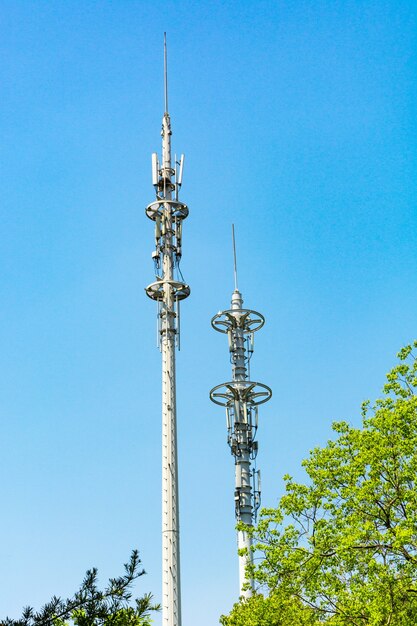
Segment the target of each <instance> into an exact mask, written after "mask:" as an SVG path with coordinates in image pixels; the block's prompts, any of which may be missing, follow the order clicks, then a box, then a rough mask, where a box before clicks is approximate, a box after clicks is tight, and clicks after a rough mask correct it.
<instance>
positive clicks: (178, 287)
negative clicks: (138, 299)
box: [145, 280, 191, 301]
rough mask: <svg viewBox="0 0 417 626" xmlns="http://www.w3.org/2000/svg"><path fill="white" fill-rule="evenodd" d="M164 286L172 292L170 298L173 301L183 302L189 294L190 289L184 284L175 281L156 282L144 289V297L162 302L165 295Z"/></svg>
mask: <svg viewBox="0 0 417 626" xmlns="http://www.w3.org/2000/svg"><path fill="white" fill-rule="evenodd" d="M165 285H169V286H170V287H171V291H172V297H173V298H175V300H185V298H188V296H189V295H190V293H191V289H190V288H189V286H188V285H186V284H185V283H180V282H178V281H176V280H157V281H156V282H155V283H151V284H150V285H148V286H147V287H146V289H145V292H146V295H147V296H148V297H149V298H151V300H160V301H161V300H163V299H164V295H165Z"/></svg>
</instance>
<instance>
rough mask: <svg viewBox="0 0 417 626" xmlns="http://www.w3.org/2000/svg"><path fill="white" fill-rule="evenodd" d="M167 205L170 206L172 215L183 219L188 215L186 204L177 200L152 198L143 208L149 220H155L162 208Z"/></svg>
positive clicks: (159, 215) (162, 210)
mask: <svg viewBox="0 0 417 626" xmlns="http://www.w3.org/2000/svg"><path fill="white" fill-rule="evenodd" d="M167 205H168V206H169V207H170V208H171V215H172V217H176V218H179V219H182V220H185V218H186V217H187V216H188V213H189V211H188V206H187V205H186V204H184V202H180V201H179V200H154V201H153V202H151V203H150V204H148V206H147V207H146V209H145V213H146V215H147V216H148V217H149V219H150V220H153V221H155V220H156V218H157V217H159V218H161V217H162V215H163V212H164V208H165V206H167Z"/></svg>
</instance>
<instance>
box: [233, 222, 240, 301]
mask: <svg viewBox="0 0 417 626" xmlns="http://www.w3.org/2000/svg"><path fill="white" fill-rule="evenodd" d="M232 242H233V269H234V276H235V291H239V289H238V286H237V263H236V240H235V225H234V224H232Z"/></svg>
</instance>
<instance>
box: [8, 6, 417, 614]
mask: <svg viewBox="0 0 417 626" xmlns="http://www.w3.org/2000/svg"><path fill="white" fill-rule="evenodd" d="M416 18H417V7H416V4H415V2H413V1H412V0H409V1H407V0H391V1H385V0H373V1H372V0H368V1H366V0H364V1H352V0H327V1H324V0H318V1H317V2H307V1H303V0H291V1H288V0H286V1H285V0H282V1H281V0H280V1H275V2H273V1H262V0H260V1H257V2H252V1H248V2H218V1H215V2H210V3H208V2H184V1H181V0H178V1H175V2H172V1H164V2H161V1H158V0H154V1H152V2H140V1H133V0H132V1H127V0H125V1H124V0H120V1H118V2H109V1H101V2H98V1H75V0H66V1H63V0H56V1H54V2H50V1H45V0H37V1H34V0H20V1H17V0H16V1H13V2H12V1H10V0H4V1H3V2H2V3H1V6H0V20H1V21H0V27H1V32H2V35H1V38H0V54H1V64H0V74H1V84H2V96H1V100H0V130H1V147H0V150H1V186H0V189H1V217H2V220H1V223H2V231H1V233H2V234H1V245H0V262H1V280H0V298H1V308H0V316H1V317H0V319H1V322H0V345H1V350H0V389H1V392H0V446H1V454H0V471H1V483H0V493H1V504H2V514H1V516H0V617H4V616H5V615H9V616H11V617H18V616H19V615H20V612H21V609H22V607H23V605H26V604H31V605H34V606H35V607H37V608H39V607H40V606H41V605H42V604H43V603H44V602H46V601H47V600H49V598H50V597H51V595H52V594H57V595H63V596H67V595H70V594H72V593H73V592H74V591H75V589H76V588H77V586H78V584H79V583H80V582H81V579H82V577H83V574H84V572H85V570H86V569H87V568H88V567H91V566H97V567H98V568H99V572H100V575H101V580H102V581H103V583H104V582H105V580H106V578H107V577H109V576H114V575H117V574H118V573H119V572H121V570H122V564H123V562H125V561H126V560H127V559H128V557H129V554H130V551H131V549H132V548H134V547H138V548H139V549H140V552H141V555H142V559H143V564H144V566H145V568H146V570H147V572H148V575H147V576H146V577H144V578H142V579H141V580H140V584H139V585H138V588H137V590H138V593H142V592H144V591H152V592H153V593H154V594H155V597H156V599H157V600H159V599H160V586H161V585H160V577H161V565H160V560H161V549H160V542H161V530H160V524H161V521H160V518H161V513H160V435H161V428H160V421H161V420H160V354H159V352H158V350H157V349H156V346H155V327H156V307H155V304H154V303H153V302H152V301H151V300H149V299H147V298H146V296H145V293H144V289H143V288H144V287H145V286H146V285H147V284H149V283H150V282H152V281H153V276H154V274H153V264H152V261H151V252H152V249H153V224H152V223H151V222H150V220H148V219H147V218H146V216H145V213H144V207H145V206H146V204H148V203H149V202H150V201H151V200H152V199H153V197H154V196H153V194H154V192H153V187H152V184H151V170H150V155H151V153H152V152H153V151H155V150H159V149H160V124H161V116H162V112H163V80H162V58H163V56H162V54H163V50H162V42H163V31H164V30H166V31H167V33H168V45H169V72H170V74H169V83H170V94H169V97H170V112H171V116H172V124H173V132H174V134H173V146H174V150H175V151H176V152H178V153H181V152H185V154H186V162H185V171H184V184H183V191H182V199H183V200H184V201H185V202H187V203H188V204H189V206H190V216H189V218H188V219H187V220H186V222H185V223H184V237H183V244H184V245H183V262H182V271H183V274H184V277H185V279H186V280H187V282H188V283H189V284H190V286H191V289H192V295H191V297H190V298H189V299H188V300H187V301H186V302H185V303H184V304H183V306H182V349H181V352H180V354H179V355H178V405H179V410H178V419H179V454H180V481H181V483H180V495H181V503H180V507H181V529H182V536H181V541H182V575H183V580H182V584H183V613H184V626H190V625H192V624H198V626H214V625H215V624H216V623H217V620H218V616H219V615H220V613H222V612H227V611H228V610H229V609H230V607H231V605H232V603H233V602H234V600H235V599H236V597H237V594H238V578H237V572H238V570H237V558H236V547H235V531H234V503H233V482H234V479H233V475H234V468H233V459H232V457H231V456H230V452H229V449H228V447H227V444H226V428H225V419H224V414H223V410H222V409H221V408H220V407H216V406H215V405H213V404H211V403H210V401H209V399H208V392H209V389H210V388H211V387H213V386H214V385H216V384H219V383H221V382H223V381H225V380H227V379H229V378H230V364H229V359H228V350H227V341H226V338H225V337H224V336H222V335H220V334H219V333H215V332H214V331H213V330H212V329H211V327H210V319H211V317H212V316H213V315H214V314H215V313H216V312H217V311H219V310H220V309H223V308H228V306H229V302H230V296H231V292H232V289H233V268H232V250H231V223H232V222H234V223H235V225H236V236H237V246H238V266H239V283H240V287H241V290H242V292H243V295H244V299H245V305H246V306H247V307H249V308H254V309H255V310H258V311H260V312H262V313H263V314H264V315H265V317H266V319H267V323H266V325H265V327H264V328H263V329H262V331H260V332H259V333H258V334H257V336H256V343H255V346H256V350H255V355H254V357H253V360H252V373H253V378H256V379H257V380H259V381H261V382H264V383H266V384H268V385H270V386H271V387H272V389H273V392H274V395H273V398H272V400H271V401H270V402H269V403H268V404H267V405H265V406H263V407H261V410H260V429H259V437H258V439H259V447H260V452H259V456H258V466H259V467H260V468H261V470H262V476H263V504H264V505H267V506H273V505H274V504H275V503H276V502H277V499H278V498H279V496H280V494H282V491H283V482H282V476H283V474H285V473H287V472H288V473H290V474H292V475H295V476H297V477H302V472H301V470H300V461H301V459H302V458H303V457H305V456H306V455H307V453H308V451H309V450H310V449H311V448H312V447H314V446H316V445H320V444H323V443H325V442H326V440H327V439H328V438H329V437H330V436H331V423H332V421H334V420H337V419H346V420H348V421H350V422H351V423H353V424H355V425H359V424H360V404H361V402H362V401H363V400H365V399H366V398H371V399H374V398H375V397H377V396H378V394H379V391H380V389H381V387H382V385H383V384H384V377H385V373H386V372H387V371H388V370H389V369H390V368H391V366H392V365H393V364H394V363H395V354H396V352H397V351H398V350H399V348H400V347H401V346H402V345H404V344H405V343H407V342H409V341H410V340H412V339H413V338H415V337H416V336H417V329H416V316H417V299H416V265H417V264H416V261H417V252H416V226H417V212H416V208H415V202H414V198H413V196H414V195H415V193H414V192H415V183H416V165H417V163H416V148H417V132H416V131H417V125H416V113H417V111H416V65H417V64H416V39H417V21H416ZM159 623H160V617H158V618H157V620H156V624H159Z"/></svg>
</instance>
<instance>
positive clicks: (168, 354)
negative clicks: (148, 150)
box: [146, 34, 190, 626]
mask: <svg viewBox="0 0 417 626" xmlns="http://www.w3.org/2000/svg"><path fill="white" fill-rule="evenodd" d="M164 92H165V111H164V115H163V118H162V132H161V135H162V161H161V163H159V160H158V156H157V154H156V153H154V154H153V155H152V183H153V185H154V188H155V192H156V199H155V200H154V201H153V202H151V204H149V205H148V206H147V208H146V215H147V216H148V217H149V219H151V220H152V221H153V222H155V250H154V252H153V253H152V258H153V261H154V264H155V278H156V280H155V282H153V283H152V284H150V285H149V286H148V287H146V294H147V295H148V296H149V297H150V298H152V299H153V300H156V301H157V304H158V318H157V319H158V324H157V343H158V347H159V349H160V351H161V353H162V623H163V626H181V583H180V532H179V507H178V453H177V406H176V384H175V349H176V347H178V348H179V331H180V304H179V303H180V301H181V300H184V299H185V298H187V297H188V296H189V295H190V288H189V287H188V285H186V284H185V283H184V282H183V278H182V274H181V270H180V269H179V262H180V259H181V238H182V221H183V220H184V219H185V218H186V217H187V215H188V207H187V206H186V205H185V204H184V203H183V202H180V201H179V200H178V192H179V189H180V187H181V184H182V171H183V164H184V155H182V156H181V159H180V160H179V161H178V162H177V160H176V158H175V159H174V167H173V166H172V157H171V134H172V133H171V120H170V117H169V113H168V80H167V48H166V36H165V34H164ZM177 166H178V167H177Z"/></svg>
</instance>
